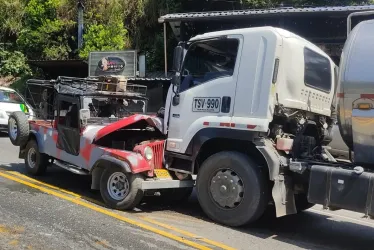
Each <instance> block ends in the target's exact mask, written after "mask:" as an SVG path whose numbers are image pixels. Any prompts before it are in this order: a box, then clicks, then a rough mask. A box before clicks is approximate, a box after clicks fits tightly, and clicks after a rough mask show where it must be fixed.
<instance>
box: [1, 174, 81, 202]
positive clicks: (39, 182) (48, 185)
mask: <svg viewBox="0 0 374 250" xmlns="http://www.w3.org/2000/svg"><path fill="white" fill-rule="evenodd" d="M7 173H8V174H12V175H17V176H18V177H22V178H24V179H27V180H29V181H32V182H34V183H37V184H40V185H43V186H46V187H49V188H52V189H56V190H58V191H60V192H63V193H66V194H70V195H72V196H75V197H77V198H81V197H82V196H81V195H79V194H76V193H73V192H70V191H67V190H65V189H62V188H59V187H56V186H52V185H50V184H48V183H45V182H42V181H38V180H35V179H33V178H30V177H28V176H27V175H24V174H21V173H19V172H16V171H7Z"/></svg>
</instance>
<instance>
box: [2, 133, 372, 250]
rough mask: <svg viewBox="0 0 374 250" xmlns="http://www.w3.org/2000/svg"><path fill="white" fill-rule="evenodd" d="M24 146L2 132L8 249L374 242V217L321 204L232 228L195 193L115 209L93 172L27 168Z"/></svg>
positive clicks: (365, 245) (357, 245)
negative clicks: (208, 213)
mask: <svg viewBox="0 0 374 250" xmlns="http://www.w3.org/2000/svg"><path fill="white" fill-rule="evenodd" d="M17 154H18V151H17V148H16V147H14V146H12V145H11V143H10V141H9V139H8V138H7V137H6V135H0V249H57V250H59V249H63V250H66V249H142V250H143V249H165V250H166V249H251V250H252V249H264V250H268V249H277V250H278V249H373V245H374V221H372V220H368V219H363V218H361V215H360V214H357V213H353V212H348V211H335V212H331V211H325V210H322V209H321V207H319V206H315V207H313V208H312V209H310V210H308V211H305V212H304V213H302V214H299V215H295V216H288V217H284V218H279V219H276V218H275V217H274V216H273V214H272V213H271V212H268V213H267V214H266V215H265V216H264V218H262V219H261V220H260V221H259V222H258V223H256V224H254V225H251V226H248V227H244V228H239V229H238V228H235V229H232V228H228V227H223V226H220V225H217V224H214V223H212V222H211V221H210V220H209V219H207V218H206V217H205V216H204V214H203V212H202V211H201V209H200V207H199V205H198V203H197V200H196V197H195V195H193V196H192V197H191V199H190V200H189V201H188V202H187V203H185V204H176V205H166V204H162V203H161V202H160V201H159V200H157V199H146V200H145V201H144V202H143V203H142V204H141V205H140V206H139V207H138V208H136V209H135V210H134V211H133V212H131V213H130V212H122V211H115V210H111V209H108V208H106V207H105V206H104V205H103V204H102V200H101V198H100V194H99V193H97V192H93V191H90V179H89V178H87V177H85V176H83V177H82V176H78V175H74V174H72V173H70V172H67V171H65V170H62V169H59V168H57V167H51V168H50V169H48V172H47V174H46V175H45V176H43V177H38V178H35V177H31V176H27V175H25V172H24V169H23V162H22V161H21V160H19V159H18V155H17Z"/></svg>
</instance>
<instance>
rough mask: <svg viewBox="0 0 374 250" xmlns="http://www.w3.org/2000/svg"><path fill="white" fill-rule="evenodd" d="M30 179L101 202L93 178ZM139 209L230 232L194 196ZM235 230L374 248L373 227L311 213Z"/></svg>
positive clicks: (53, 173)
mask: <svg viewBox="0 0 374 250" xmlns="http://www.w3.org/2000/svg"><path fill="white" fill-rule="evenodd" d="M0 168H1V169H3V170H6V171H16V172H19V173H21V174H25V175H27V174H26V173H25V170H24V167H23V164H10V165H3V166H0ZM29 177H31V178H33V179H36V180H39V181H42V182H45V183H47V184H50V185H53V186H56V187H58V188H61V189H65V190H67V191H70V192H73V193H76V194H78V195H81V196H82V199H86V200H87V201H91V202H92V200H94V201H96V202H98V203H102V199H101V196H100V192H98V191H92V190H90V185H91V179H90V176H80V175H75V174H73V173H70V172H68V171H65V170H63V169H60V168H58V167H50V168H49V169H48V171H47V173H46V174H45V175H44V176H40V177H34V176H29ZM138 209H139V211H136V212H135V211H134V212H133V213H138V214H139V213H140V214H151V213H156V212H158V211H163V212H168V211H171V212H173V213H178V214H180V215H181V216H192V217H194V218H198V219H201V220H203V221H205V222H206V223H207V227H212V226H214V227H221V228H222V230H228V228H227V227H223V226H220V225H213V224H210V223H212V222H211V220H209V219H208V218H207V217H206V216H205V215H204V213H203V211H202V210H201V208H200V206H199V204H198V201H197V198H196V194H195V193H193V195H192V196H191V197H190V199H189V200H188V201H187V202H185V203H179V204H172V205H171V204H164V203H162V201H161V199H157V197H146V198H145V199H144V201H143V202H142V204H141V205H140V206H139V207H138ZM232 230H235V231H238V232H239V233H242V234H243V233H245V234H249V235H252V236H255V237H258V238H261V239H264V240H266V239H269V238H271V239H273V240H278V241H280V242H284V243H288V244H290V245H292V246H298V247H301V248H306V249H373V246H374V227H370V226H365V225H361V224H358V223H351V222H346V221H337V219H336V217H330V216H325V215H320V214H317V213H314V212H312V211H305V212H303V213H301V214H298V215H292V216H287V217H282V218H278V219H277V218H275V216H274V211H272V209H269V210H268V211H267V212H266V213H265V215H264V216H263V217H262V218H261V219H260V220H259V221H258V222H256V223H255V224H252V225H251V226H246V227H241V228H232ZM196 233H198V232H196ZM290 248H292V247H291V246H290ZM248 249H250V246H248Z"/></svg>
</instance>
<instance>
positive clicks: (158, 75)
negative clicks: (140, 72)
mask: <svg viewBox="0 0 374 250" xmlns="http://www.w3.org/2000/svg"><path fill="white" fill-rule="evenodd" d="M173 74H174V73H173V72H167V76H165V72H164V71H156V72H146V74H145V77H130V78H127V80H130V81H170V80H171V78H172V77H173Z"/></svg>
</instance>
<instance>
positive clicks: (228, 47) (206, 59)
mask: <svg viewBox="0 0 374 250" xmlns="http://www.w3.org/2000/svg"><path fill="white" fill-rule="evenodd" d="M238 46H239V41H238V39H234V38H228V39H213V40H207V41H198V42H196V43H193V44H191V46H190V47H189V48H188V52H187V55H186V57H185V60H184V65H183V69H182V84H181V91H183V90H185V89H188V88H191V87H193V86H195V85H198V84H201V83H203V82H207V81H210V80H212V79H215V78H219V77H226V76H231V75H232V74H233V71H234V68H235V63H236V57H237V52H238Z"/></svg>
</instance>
